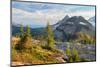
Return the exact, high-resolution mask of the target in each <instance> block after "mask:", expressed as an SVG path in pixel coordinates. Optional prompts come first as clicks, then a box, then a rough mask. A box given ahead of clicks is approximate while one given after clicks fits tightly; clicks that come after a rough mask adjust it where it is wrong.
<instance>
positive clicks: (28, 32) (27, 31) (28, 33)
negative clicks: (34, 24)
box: [26, 25, 31, 36]
mask: <svg viewBox="0 0 100 67" xmlns="http://www.w3.org/2000/svg"><path fill="white" fill-rule="evenodd" d="M26 35H27V36H30V35H31V33H30V26H29V25H27V27H26Z"/></svg>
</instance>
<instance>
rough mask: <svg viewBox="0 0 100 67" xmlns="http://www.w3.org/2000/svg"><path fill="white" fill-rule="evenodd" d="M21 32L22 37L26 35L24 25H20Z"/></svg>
mask: <svg viewBox="0 0 100 67" xmlns="http://www.w3.org/2000/svg"><path fill="white" fill-rule="evenodd" d="M20 33H21V37H23V35H24V29H23V25H22V24H21V25H20Z"/></svg>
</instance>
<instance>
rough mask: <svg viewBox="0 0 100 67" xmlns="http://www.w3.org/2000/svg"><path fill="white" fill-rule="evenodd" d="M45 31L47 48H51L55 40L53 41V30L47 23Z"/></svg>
mask: <svg viewBox="0 0 100 67" xmlns="http://www.w3.org/2000/svg"><path fill="white" fill-rule="evenodd" d="M46 31H47V36H46V37H47V44H48V47H50V48H53V47H54V44H55V40H54V35H53V30H52V27H51V25H50V24H49V22H48V23H47V27H46Z"/></svg>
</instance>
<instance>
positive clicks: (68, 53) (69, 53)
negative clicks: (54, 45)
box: [66, 48, 71, 56]
mask: <svg viewBox="0 0 100 67" xmlns="http://www.w3.org/2000/svg"><path fill="white" fill-rule="evenodd" d="M66 54H67V55H68V56H71V52H70V49H69V48H66Z"/></svg>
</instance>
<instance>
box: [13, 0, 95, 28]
mask: <svg viewBox="0 0 100 67" xmlns="http://www.w3.org/2000/svg"><path fill="white" fill-rule="evenodd" d="M66 15H68V16H70V17H71V16H83V17H84V18H85V19H87V20H88V19H89V18H90V17H93V16H95V7H94V6H80V5H63V4H47V3H33V2H15V1H13V2H12V22H13V23H14V24H23V25H27V24H28V25H31V26H33V27H43V26H46V24H47V22H50V24H51V25H52V24H55V23H57V22H58V21H59V20H61V19H62V18H63V17H64V16H66Z"/></svg>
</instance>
